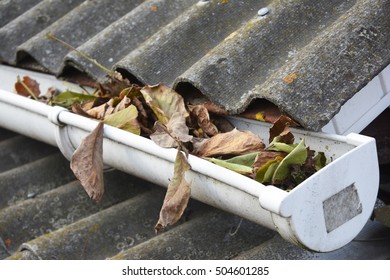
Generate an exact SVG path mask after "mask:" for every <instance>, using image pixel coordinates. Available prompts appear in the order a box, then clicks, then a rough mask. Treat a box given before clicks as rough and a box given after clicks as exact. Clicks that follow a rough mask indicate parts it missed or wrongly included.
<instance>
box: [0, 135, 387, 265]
mask: <svg viewBox="0 0 390 280" xmlns="http://www.w3.org/2000/svg"><path fill="white" fill-rule="evenodd" d="M0 170H1V171H0V194H1V196H0V259H5V258H7V259H106V258H111V259H386V258H387V259H388V258H390V251H389V247H390V243H389V242H390V239H389V234H390V232H389V228H387V229H386V228H383V227H382V226H381V225H380V224H378V223H375V222H372V221H369V223H368V224H367V226H366V227H365V229H364V230H363V231H362V233H361V234H359V236H357V237H356V238H355V240H354V241H352V242H351V243H350V244H348V245H346V246H345V247H343V248H341V249H339V250H336V251H334V252H330V253H322V254H321V253H312V252H309V251H306V250H304V249H301V248H299V247H296V246H295V245H292V244H290V243H288V242H287V241H285V240H283V239H282V238H281V237H280V236H279V235H278V234H277V233H276V232H274V231H272V230H269V229H267V228H265V227H262V226H259V225H257V224H254V223H252V222H250V221H247V220H241V219H240V218H239V217H237V216H234V215H232V214H229V213H226V212H223V211H220V210H217V209H215V208H212V207H210V206H207V205H205V204H202V203H199V202H197V201H195V200H190V203H189V207H188V209H187V211H186V212H185V214H184V216H183V217H182V219H181V220H180V221H179V223H178V224H177V225H175V226H173V227H170V228H168V229H167V230H166V231H164V232H163V233H161V234H159V235H155V234H154V225H155V223H156V222H157V219H158V215H159V210H160V207H161V204H162V201H163V198H164V193H165V192H164V189H163V188H161V187H159V186H156V185H153V184H151V183H148V182H146V181H144V180H142V179H139V178H136V177H133V176H130V175H128V174H125V173H122V172H119V171H115V170H112V171H109V172H107V173H106V174H105V176H104V179H105V186H106V188H105V189H106V191H105V195H104V197H103V200H102V201H101V203H99V204H95V203H92V202H91V201H90V199H89V197H88V195H87V194H86V193H85V191H84V189H83V188H82V186H81V185H80V184H79V182H78V181H76V180H75V178H74V176H73V174H72V172H71V170H70V168H69V162H67V160H66V159H65V158H64V157H63V156H62V155H61V154H60V152H59V150H57V149H55V148H53V147H51V146H48V145H46V144H43V143H38V142H36V141H34V140H31V139H29V138H26V137H24V136H20V135H17V134H14V133H11V132H9V131H7V130H4V129H1V128H0Z"/></svg>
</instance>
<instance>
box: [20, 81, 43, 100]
mask: <svg viewBox="0 0 390 280" xmlns="http://www.w3.org/2000/svg"><path fill="white" fill-rule="evenodd" d="M17 81H18V83H20V84H21V85H22V86H23V87H24V88H25V89H26V90H27V91H28V93H29V94H30V95H31V96H32V97H33V98H34V99H35V100H37V101H38V97H37V96H36V95H35V93H34V92H33V91H32V90H31V89H30V88H29V87H28V86H27V85H26V84H25V83H24V82H23V80H22V79H20V76H19V75H18V76H17Z"/></svg>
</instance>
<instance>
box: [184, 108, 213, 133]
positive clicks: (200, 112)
mask: <svg viewBox="0 0 390 280" xmlns="http://www.w3.org/2000/svg"><path fill="white" fill-rule="evenodd" d="M188 107H189V110H190V116H191V119H192V121H193V122H194V123H196V124H197V126H198V127H199V128H201V129H202V130H203V131H204V133H206V134H207V136H209V137H211V136H214V135H216V134H218V128H217V127H216V126H215V125H214V124H213V123H212V122H211V120H210V115H209V112H208V110H207V109H206V107H205V106H203V105H195V106H188Z"/></svg>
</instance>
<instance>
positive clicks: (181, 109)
mask: <svg viewBox="0 0 390 280" xmlns="http://www.w3.org/2000/svg"><path fill="white" fill-rule="evenodd" d="M141 93H142V95H143V97H144V99H145V101H146V104H148V106H149V107H150V108H151V109H152V110H153V112H154V114H155V115H156V117H157V119H158V120H159V121H160V122H161V123H162V124H165V125H166V124H167V123H168V121H169V119H170V118H171V117H172V115H173V114H174V113H176V112H178V113H180V114H181V115H182V116H184V117H185V118H186V117H188V112H187V109H186V107H185V104H184V100H183V97H181V95H179V94H178V93H177V92H176V91H174V90H173V89H171V88H169V87H167V86H165V85H162V84H159V85H156V86H144V87H143V88H142V89H141Z"/></svg>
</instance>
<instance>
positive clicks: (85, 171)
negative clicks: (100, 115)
mask: <svg viewBox="0 0 390 280" xmlns="http://www.w3.org/2000/svg"><path fill="white" fill-rule="evenodd" d="M103 125H104V124H103V123H101V122H99V124H98V125H97V127H96V128H95V129H94V130H93V131H92V132H91V133H90V134H89V135H87V136H86V137H85V138H84V139H83V140H82V141H81V144H80V146H79V147H78V148H77V149H76V151H75V152H74V154H73V156H72V159H71V162H70V168H71V169H72V171H73V173H74V175H75V176H76V178H77V179H78V180H79V181H80V182H81V185H82V186H83V187H84V189H85V191H86V192H87V194H88V195H89V197H90V198H91V199H92V200H94V201H96V202H99V201H100V200H101V198H102V196H103V193H104V181H103Z"/></svg>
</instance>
